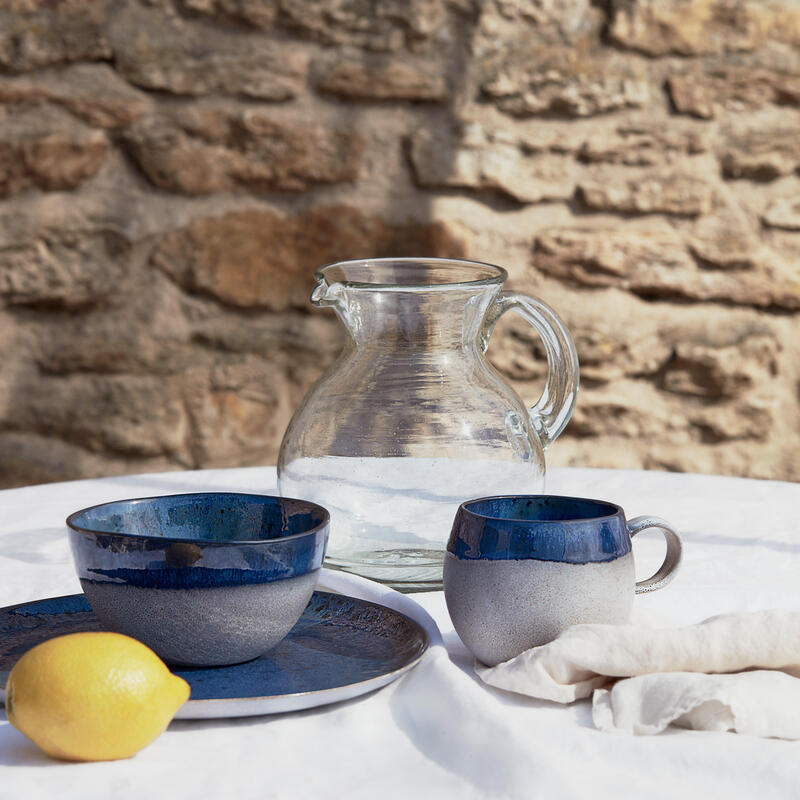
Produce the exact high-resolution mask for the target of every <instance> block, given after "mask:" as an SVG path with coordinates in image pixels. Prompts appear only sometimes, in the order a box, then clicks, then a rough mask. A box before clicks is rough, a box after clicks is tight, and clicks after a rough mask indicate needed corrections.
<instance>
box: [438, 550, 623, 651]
mask: <svg viewBox="0 0 800 800" xmlns="http://www.w3.org/2000/svg"><path fill="white" fill-rule="evenodd" d="M633 580H634V567H633V555H632V554H631V553H628V554H627V555H625V556H621V557H620V558H617V559H615V560H614V561H610V562H600V563H588V564H565V563H561V562H558V561H539V560H536V559H522V560H514V561H489V560H484V559H480V560H475V561H468V560H463V559H459V558H456V557H455V556H454V555H453V554H452V553H447V554H446V556H445V561H444V583H445V586H446V587H447V593H446V599H447V610H448V611H449V612H450V619H451V620H452V622H453V627H454V628H455V629H456V631H457V632H458V635H459V636H460V637H461V641H462V642H464V644H465V645H466V646H467V647H468V648H469V650H470V651H471V652H472V653H473V655H474V656H475V657H476V658H477V659H478V660H479V661H482V662H483V663H484V664H490V665H494V664H499V663H500V662H501V661H507V660H508V659H509V658H513V657H514V656H516V655H519V654H520V653H522V652H524V651H525V650H528V649H530V648H531V647H537V646H538V645H542V644H546V643H547V642H549V641H552V640H553V639H555V638H556V637H557V636H558V635H559V633H561V632H562V631H564V630H566V629H567V628H569V627H570V626H571V625H577V624H579V623H584V622H605V623H624V622H626V621H627V619H628V617H629V616H630V612H631V607H632V605H633Z"/></svg>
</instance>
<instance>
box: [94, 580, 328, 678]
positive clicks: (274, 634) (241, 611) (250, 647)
mask: <svg viewBox="0 0 800 800" xmlns="http://www.w3.org/2000/svg"><path fill="white" fill-rule="evenodd" d="M318 573H319V570H315V571H314V572H309V573H307V574H305V575H300V576H298V577H295V578H286V579H284V580H280V581H274V582H272V583H260V584H248V585H245V586H225V587H214V588H204V589H151V588H141V587H138V586H128V585H125V584H121V583H101V582H94V581H88V580H81V586H82V587H83V591H84V594H85V595H86V599H87V600H88V601H89V605H91V607H92V610H93V611H94V612H95V614H96V615H97V617H98V618H99V619H100V622H102V624H103V626H104V627H105V628H106V629H107V630H110V631H116V632H117V633H124V634H127V635H128V636H132V637H133V638H134V639H138V640H139V641H140V642H143V643H144V644H146V645H147V646H148V647H150V648H151V649H152V650H154V651H155V652H156V653H157V654H158V655H159V656H160V657H161V658H162V659H163V660H164V661H166V662H167V663H169V664H173V665H175V666H192V667H199V666H203V667H211V666H223V665H230V664H239V663H241V662H243V661H250V660H251V659H253V658H258V657H259V656H260V655H263V654H264V653H265V652H267V650H269V649H270V648H271V647H274V646H275V645H276V644H277V643H278V642H279V641H281V639H283V637H284V636H286V634H287V633H288V632H289V631H290V630H291V629H292V627H293V626H294V624H295V623H296V622H297V620H298V619H299V618H300V615H301V614H302V613H303V609H305V607H306V606H307V605H308V601H309V599H310V598H311V595H312V593H313V591H314V587H315V586H316V583H317V577H318Z"/></svg>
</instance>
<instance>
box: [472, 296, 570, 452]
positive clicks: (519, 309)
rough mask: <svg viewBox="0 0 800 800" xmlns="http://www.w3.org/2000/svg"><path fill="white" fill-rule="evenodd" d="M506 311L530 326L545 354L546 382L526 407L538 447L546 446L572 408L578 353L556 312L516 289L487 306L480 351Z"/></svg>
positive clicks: (568, 416) (565, 422) (562, 425)
mask: <svg viewBox="0 0 800 800" xmlns="http://www.w3.org/2000/svg"><path fill="white" fill-rule="evenodd" d="M506 311H514V312H516V313H517V314H519V315H520V316H521V317H522V318H523V319H524V320H525V321H526V322H528V323H530V324H531V325H532V326H533V327H534V329H535V330H536V332H537V333H538V334H539V336H540V338H541V340H542V343H543V344H544V349H545V353H546V354H547V381H546V382H545V385H544V390H543V391H542V396H541V397H540V398H539V399H538V400H537V401H536V404H535V405H533V406H532V407H531V408H529V409H528V415H529V417H530V421H531V425H532V426H533V428H534V430H535V431H536V433H537V434H538V436H539V440H540V442H541V443H542V448H543V449H547V446H548V445H550V444H551V443H552V442H554V441H555V440H556V438H557V437H558V435H559V434H560V433H561V431H563V430H564V426H565V425H566V424H567V423H568V422H569V418H570V417H571V416H572V411H573V409H574V408H575V400H576V399H577V397H578V383H579V381H580V371H579V368H578V353H577V352H576V350H575V343H574V342H573V341H572V336H571V335H570V332H569V331H568V330H567V327H566V325H564V323H563V322H562V321H561V319H560V318H559V316H558V314H556V312H555V311H553V309H552V308H550V306H548V305H546V304H545V303H543V302H542V301H541V300H537V299H536V298H535V297H529V296H528V295H526V294H520V293H519V292H501V293H500V294H499V295H498V296H497V297H496V298H495V300H494V302H493V303H492V305H491V306H489V309H488V311H487V312H486V318H485V319H484V323H483V327H482V328H481V333H480V339H479V343H480V346H481V349H482V350H483V352H484V353H485V352H486V349H487V347H488V346H489V337H490V336H491V335H492V330H493V329H494V326H495V324H496V323H497V320H498V319H500V317H501V316H502V315H503V314H505V312H506Z"/></svg>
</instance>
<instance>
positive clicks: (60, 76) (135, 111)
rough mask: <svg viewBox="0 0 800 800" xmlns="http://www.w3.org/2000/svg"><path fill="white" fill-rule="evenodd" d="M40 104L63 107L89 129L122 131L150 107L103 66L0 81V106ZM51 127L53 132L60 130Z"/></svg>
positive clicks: (52, 70)
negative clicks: (43, 102)
mask: <svg viewBox="0 0 800 800" xmlns="http://www.w3.org/2000/svg"><path fill="white" fill-rule="evenodd" d="M41 101H49V102H51V103H53V104H56V105H59V106H62V107H63V108H65V109H67V110H68V111H70V112H71V113H72V114H74V115H75V116H76V117H79V118H80V119H81V120H83V121H84V122H86V123H88V124H89V125H95V126H98V127H101V128H122V127H125V126H126V125H130V124H131V123H132V122H134V121H136V120H137V119H138V118H139V117H140V116H141V115H142V114H143V113H144V112H145V111H146V110H147V109H148V108H149V106H150V103H149V100H148V98H147V97H146V96H145V95H144V94H142V93H141V92H138V91H136V89H134V88H133V87H132V86H130V85H129V84H127V83H126V82H125V81H124V80H122V79H121V78H120V77H119V76H118V75H117V73H116V72H114V70H113V69H111V68H110V67H108V66H106V65H105V64H78V65H75V66H72V67H66V68H60V69H51V70H45V71H40V72H37V73H35V74H34V75H32V76H27V75H24V76H19V77H16V78H0V103H2V104H6V105H7V107H9V108H12V109H13V107H15V106H20V107H25V106H30V105H35V104H37V103H40V102H41ZM62 126H63V123H62V124H61V125H53V127H54V128H59V127H62Z"/></svg>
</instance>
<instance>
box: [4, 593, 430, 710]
mask: <svg viewBox="0 0 800 800" xmlns="http://www.w3.org/2000/svg"><path fill="white" fill-rule="evenodd" d="M314 594H323V595H330V596H332V597H345V598H347V599H348V600H352V601H354V602H356V603H359V604H366V605H369V606H375V607H377V608H380V609H382V610H384V611H389V612H391V613H392V614H397V615H398V616H400V617H403V618H404V619H405V620H407V621H408V622H410V623H411V624H412V625H413V626H414V627H415V628H416V629H417V631H418V632H419V634H420V638H421V644H422V647H421V649H420V652H419V653H418V654H417V656H415V657H414V658H413V659H412V660H411V661H409V662H408V663H406V664H403V665H402V666H400V667H397V668H396V669H393V670H391V671H389V672H384V673H381V674H380V675H375V676H373V677H371V678H366V679H364V680H361V681H354V682H352V683H345V684H342V685H341V686H330V687H328V688H326V689H309V690H308V691H304V692H288V693H286V694H268V695H250V696H247V697H207V698H203V699H197V700H192V698H191V696H190V697H189V700H187V701H186V703H184V704H183V705H182V706H181V707H180V708H179V709H178V711H177V712H176V714H175V717H174V719H176V720H191V719H225V718H231V719H232V718H234V717H244V716H262V715H264V716H266V715H268V714H281V713H287V712H291V711H304V710H309V709H312V708H318V707H321V706H325V705H330V704H332V703H337V702H342V701H344V700H349V699H354V698H356V697H361V696H362V695H365V694H368V693H369V692H372V691H375V690H377V689H380V688H382V687H384V686H388V685H389V684H390V683H393V682H394V681H395V680H397V679H398V678H399V677H400V676H401V675H403V674H404V673H405V672H408V671H409V670H411V669H413V668H414V667H415V666H416V665H417V664H419V662H420V661H421V660H422V659H423V658H424V657H425V655H426V653H427V652H428V651H429V650H430V647H431V639H430V636H429V635H428V632H427V631H426V630H425V628H423V627H422V625H420V623H419V622H417V620H415V619H413V618H412V617H410V616H408V614H404V613H403V612H402V611H397V610H396V609H394V608H390V607H389V606H385V605H383V604H382V603H378V602H375V601H374V600H365V599H363V598H360V597H354V596H352V595H349V594H345V593H342V592H332V591H329V590H327V589H315V590H314ZM78 597H82V598H84V599H86V595H85V594H83V593H82V592H75V593H73V594H64V595H57V596H55V597H40V598H38V599H36V600H28V601H25V602H22V603H16V604H14V605H11V606H4V607H3V608H0V614H4V613H6V612H10V611H14V610H15V609H17V608H21V607H23V606H28V605H32V604H36V603H44V602H51V601H57V600H70V599H73V598H78ZM87 603H88V600H87ZM89 610H90V611H91V605H90V606H89ZM60 613H65V614H68V613H71V612H60ZM81 613H85V612H81ZM236 666H238V665H236V664H233V665H230V666H227V667H219V669H230V668H231V667H236ZM167 668H168V669H169V670H170V672H172V674H173V675H174V674H176V672H175V671H174V670H173V669H172V668H171V667H170V666H169V665H167ZM9 673H10V670H2V669H0V701H1V702H2V703H3V705H4V706H5V696H6V692H5V684H6V680H7V679H8V675H9ZM348 690H350V691H352V690H356V691H355V692H354V693H352V694H350V693H348ZM337 694H348V696H347V697H336V696H333V695H337ZM321 697H325V698H330V699H325V700H323V701H322V702H313V703H308V704H306V703H304V702H303V701H304V700H308V699H318V698H321ZM292 701H295V702H298V701H299V705H297V706H296V707H294V708H284V709H280V710H277V709H276V710H273V711H270V710H268V709H265V708H264V706H269V705H270V704H277V703H278V702H280V703H282V704H287V705H292ZM226 704H228V705H232V704H252V705H255V706H257V707H258V708H257V709H253V710H252V711H251V712H249V713H247V712H243V711H239V712H237V713H233V714H232V713H224V711H223V708H222V707H221V706H224V705H226ZM190 708H191V709H197V710H200V709H207V710H209V711H212V710H216V711H218V712H220V713H213V714H204V715H199V714H189V715H183V714H181V711H184V710H188V709H190Z"/></svg>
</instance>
